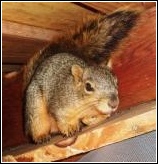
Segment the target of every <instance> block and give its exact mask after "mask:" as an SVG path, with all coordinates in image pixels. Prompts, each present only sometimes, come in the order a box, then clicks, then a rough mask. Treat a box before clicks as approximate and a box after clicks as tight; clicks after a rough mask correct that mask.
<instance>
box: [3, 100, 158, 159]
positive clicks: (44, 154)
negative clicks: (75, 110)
mask: <svg viewBox="0 0 158 164" xmlns="http://www.w3.org/2000/svg"><path fill="white" fill-rule="evenodd" d="M155 129H156V103H155V101H151V102H148V103H144V104H140V105H138V106H135V107H132V108H130V111H127V112H126V113H123V114H122V115H120V116H119V117H114V118H113V119H109V121H108V120H107V121H105V123H101V124H100V125H98V126H96V127H91V128H87V129H86V131H85V132H84V133H83V132H82V133H81V134H80V135H79V137H78V139H77V141H76V142H75V143H74V144H73V145H71V146H68V147H65V148H60V147H56V146H55V145H54V144H50V143H48V146H43V147H42V146H35V145H32V146H31V145H30V146H27V147H26V146H23V147H21V148H18V149H17V150H16V149H14V150H13V151H8V152H7V153H8V154H9V155H13V154H16V155H14V156H12V157H13V158H14V159H15V160H17V161H25V159H26V161H28V159H30V160H29V161H36V162H42V161H54V160H59V159H63V158H67V157H69V156H72V155H76V154H79V153H84V152H87V151H90V150H94V149H96V148H99V147H102V146H105V145H109V144H112V143H116V142H119V141H122V140H124V139H128V138H131V137H134V136H137V135H140V134H143V133H146V132H149V131H153V130H155ZM56 140H57V139H56ZM52 142H53V143H54V142H56V141H55V140H54V141H52ZM31 147H32V148H33V149H31ZM35 147H36V148H35ZM28 150H29V151H28ZM25 151H26V152H25ZM9 152H10V153H9ZM9 157H10V156H9ZM7 158H8V156H7V155H5V156H4V158H3V160H4V161H6V160H7Z"/></svg>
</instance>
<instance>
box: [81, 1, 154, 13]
mask: <svg viewBox="0 0 158 164" xmlns="http://www.w3.org/2000/svg"><path fill="white" fill-rule="evenodd" d="M81 4H84V5H85V6H89V7H91V8H94V9H95V10H98V11H99V12H101V13H110V12H112V11H114V10H117V9H119V8H124V7H129V8H132V9H133V8H142V9H148V8H151V7H153V6H156V3H155V2H81Z"/></svg>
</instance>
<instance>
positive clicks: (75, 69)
mask: <svg viewBox="0 0 158 164" xmlns="http://www.w3.org/2000/svg"><path fill="white" fill-rule="evenodd" d="M71 73H72V75H73V76H74V79H75V82H77V83H78V82H80V81H81V79H82V76H83V69H82V68H81V67H80V66H79V65H72V67H71Z"/></svg>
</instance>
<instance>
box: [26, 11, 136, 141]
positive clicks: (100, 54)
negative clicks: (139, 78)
mask: <svg viewBox="0 0 158 164" xmlns="http://www.w3.org/2000/svg"><path fill="white" fill-rule="evenodd" d="M138 17H139V12H138V11H134V10H121V11H116V12H114V13H112V14H110V15H99V16H97V17H96V18H94V19H90V20H88V21H87V22H86V23H85V24H83V25H82V27H80V28H79V29H78V30H76V32H75V33H74V34H72V35H71V36H70V35H66V36H65V37H62V38H60V39H59V40H58V41H57V42H55V43H52V44H50V45H49V46H48V47H47V48H45V49H43V50H42V51H40V52H39V53H37V54H35V55H34V56H33V57H32V58H31V59H30V61H29V62H28V64H27V65H26V67H25V73H24V88H25V92H24V108H25V131H26V134H27V135H29V136H30V137H31V138H32V140H33V141H34V142H35V143H41V142H44V141H46V140H49V139H50V138H51V137H52V134H54V133H61V134H62V135H64V136H67V137H71V136H74V135H75V134H76V132H78V131H79V130H80V129H81V128H82V125H91V124H95V123H97V122H99V121H101V120H103V119H106V118H107V117H109V116H110V114H111V113H112V112H114V111H116V109H117V107H118V104H119V98H118V88H117V78H116V76H115V75H114V74H113V73H112V71H111V69H110V68H109V63H110V58H111V54H112V53H113V52H114V51H115V50H117V48H118V47H119V45H120V43H121V41H122V40H123V39H124V38H125V37H127V35H128V33H129V32H130V30H131V29H132V27H133V26H135V25H136V22H137V19H138ZM102 63H104V66H103V67H102V66H101V65H102Z"/></svg>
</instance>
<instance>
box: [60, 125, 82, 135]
mask: <svg viewBox="0 0 158 164" xmlns="http://www.w3.org/2000/svg"><path fill="white" fill-rule="evenodd" d="M58 127H59V130H60V132H61V134H62V135H63V136H66V137H71V136H73V135H75V134H76V133H77V132H79V131H80V130H81V129H80V124H79V123H78V122H77V123H58Z"/></svg>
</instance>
